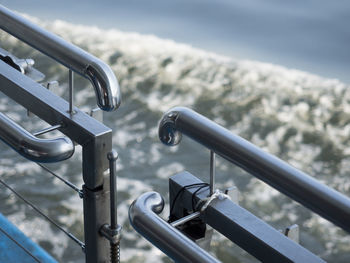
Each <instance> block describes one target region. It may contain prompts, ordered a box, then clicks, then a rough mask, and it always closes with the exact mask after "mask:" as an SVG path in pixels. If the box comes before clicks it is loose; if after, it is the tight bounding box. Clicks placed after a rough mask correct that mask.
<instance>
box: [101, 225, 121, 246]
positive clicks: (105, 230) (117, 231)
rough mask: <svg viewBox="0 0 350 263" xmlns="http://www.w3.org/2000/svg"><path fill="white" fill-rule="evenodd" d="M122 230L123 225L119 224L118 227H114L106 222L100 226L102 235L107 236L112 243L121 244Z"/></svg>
mask: <svg viewBox="0 0 350 263" xmlns="http://www.w3.org/2000/svg"><path fill="white" fill-rule="evenodd" d="M121 232H122V227H121V226H120V225H117V227H116V228H114V229H113V228H111V226H110V225H108V224H104V225H103V226H102V227H101V228H100V233H101V235H102V236H104V237H105V238H107V239H108V240H109V242H111V243H112V244H119V242H120V239H121Z"/></svg>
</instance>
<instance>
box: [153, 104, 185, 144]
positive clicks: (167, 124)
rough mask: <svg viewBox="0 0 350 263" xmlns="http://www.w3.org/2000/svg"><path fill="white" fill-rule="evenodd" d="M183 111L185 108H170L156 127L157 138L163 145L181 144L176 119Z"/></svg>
mask: <svg viewBox="0 0 350 263" xmlns="http://www.w3.org/2000/svg"><path fill="white" fill-rule="evenodd" d="M183 110H186V108H183V107H175V108H172V109H171V110H169V111H168V112H166V113H165V114H164V115H163V117H162V118H161V120H160V122H159V125H158V137H159V139H160V141H161V142H162V143H163V144H165V145H167V146H175V145H178V144H179V143H180V142H181V139H182V133H181V132H180V131H179V130H178V129H177V128H176V119H177V118H178V116H179V114H180V112H181V111H183Z"/></svg>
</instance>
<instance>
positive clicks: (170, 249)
mask: <svg viewBox="0 0 350 263" xmlns="http://www.w3.org/2000/svg"><path fill="white" fill-rule="evenodd" d="M163 208H164V200H163V198H162V197H161V195H160V194H158V193H157V192H149V193H145V194H143V195H141V196H140V197H139V198H137V199H136V200H135V201H134V202H133V203H132V204H131V206H130V209H129V219H130V222H131V224H132V226H133V227H134V228H135V229H136V230H137V231H138V232H139V233H140V234H142V235H143V236H144V237H146V238H147V239H148V240H149V241H150V242H151V243H152V244H154V245H155V246H157V247H158V248H159V249H160V250H162V251H163V252H164V253H165V254H166V255H168V256H169V257H170V258H172V259H173V260H175V262H184V263H187V262H188V263H190V262H192V263H202V262H203V263H217V262H220V261H218V260H217V259H216V258H214V257H213V256H212V255H210V254H209V253H208V252H206V251H205V250H204V249H202V248H201V247H199V246H198V245H197V244H196V243H194V242H193V241H192V240H190V239H189V238H188V237H186V236H185V235H184V234H183V233H181V232H180V231H179V230H177V229H176V228H175V227H173V226H172V225H170V224H169V223H167V222H166V221H164V220H163V219H162V218H160V217H159V216H158V215H157V214H159V213H161V212H162V210H163Z"/></svg>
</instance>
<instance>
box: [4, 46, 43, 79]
mask: <svg viewBox="0 0 350 263" xmlns="http://www.w3.org/2000/svg"><path fill="white" fill-rule="evenodd" d="M0 60H2V61H4V62H5V63H6V64H8V65H9V66H11V67H13V68H14V69H16V70H18V71H19V72H21V73H22V74H23V75H26V76H28V77H29V78H31V79H33V80H34V81H36V82H39V81H42V80H43V79H44V78H45V75H44V74H43V73H41V72H40V71H38V70H36V69H35V68H34V67H33V65H34V63H35V62H34V60H33V59H30V58H29V59H28V58H27V59H20V58H17V57H16V56H14V55H12V54H11V53H10V52H8V51H6V50H4V49H2V48H0Z"/></svg>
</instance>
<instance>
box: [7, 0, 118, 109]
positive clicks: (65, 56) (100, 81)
mask: <svg viewBox="0 0 350 263" xmlns="http://www.w3.org/2000/svg"><path fill="white" fill-rule="evenodd" d="M0 28H1V29H3V30H4V31H6V32H7V33H9V34H11V35H13V36H15V37H17V38H18V39H20V40H22V41H24V42H26V43H27V44H28V45H30V46H32V47H34V48H36V49H38V50H40V51H41V52H43V53H44V54H46V55H48V56H49V57H51V58H53V59H55V60H56V61H58V62H59V63H62V64H63V65H65V66H66V67H68V68H70V69H71V70H73V71H75V72H76V73H78V74H80V75H82V76H83V77H85V78H87V79H89V80H90V82H91V83H92V85H93V86H94V89H95V94H96V97H97V104H98V106H99V107H100V108H101V109H102V110H105V111H112V110H116V109H117V108H118V107H119V105H120V103H121V93H120V88H119V84H118V81H117V79H116V77H115V75H114V73H113V71H112V69H111V68H110V67H109V66H108V65H107V64H106V63H104V62H103V61H101V60H100V59H98V58H96V57H94V56H92V55H91V54H89V53H87V52H86V51H84V50H82V49H81V48H79V47H77V46H75V45H73V44H71V43H69V42H67V41H65V40H64V39H62V38H60V37H58V36H56V35H54V34H52V33H50V32H48V31H46V30H44V29H42V28H40V27H39V26H37V25H35V24H33V23H32V22H30V21H28V20H27V19H24V18H23V17H21V16H19V15H17V14H15V13H14V12H12V11H10V10H9V9H7V8H5V7H4V6H2V5H0Z"/></svg>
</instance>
